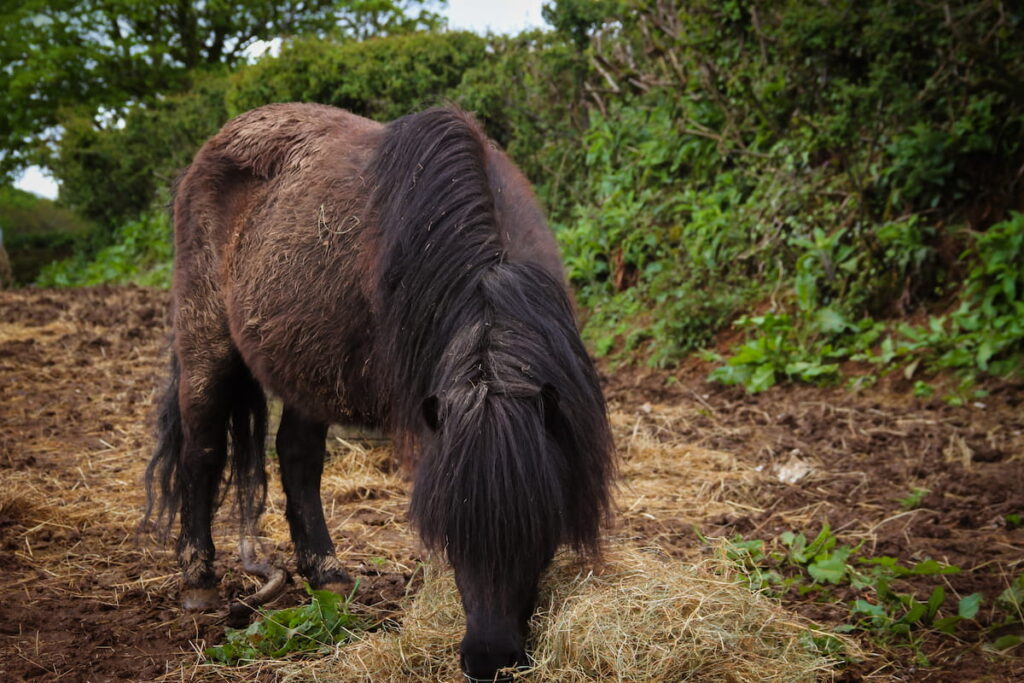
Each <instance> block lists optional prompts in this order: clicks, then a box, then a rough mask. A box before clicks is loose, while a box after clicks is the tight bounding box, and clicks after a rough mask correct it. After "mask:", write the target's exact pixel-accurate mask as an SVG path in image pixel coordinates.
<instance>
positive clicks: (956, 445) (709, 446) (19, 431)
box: [0, 287, 1024, 681]
mask: <svg viewBox="0 0 1024 683" xmlns="http://www.w3.org/2000/svg"><path fill="white" fill-rule="evenodd" d="M166 300H167V298H166V294H165V293H163V292H159V291H154V290H147V289H140V288H124V287H118V288H114V287H101V288H93V289H80V290H70V291H61V292H52V291H30V290H22V291H12V292H0V680H28V679H33V680H40V681H56V680H61V681H87V680H88V681H105V680H115V679H123V680H154V679H157V678H161V677H167V678H174V679H175V680H186V679H188V680H207V679H209V680H214V679H218V680H221V679H223V678H224V675H223V674H221V673H219V672H218V671H217V670H216V669H214V668H213V667H210V666H207V665H201V664H200V663H199V657H198V656H197V654H196V653H197V651H198V650H201V648H202V647H203V646H204V645H207V644H210V643H213V642H216V641H217V640H218V639H219V638H220V637H221V635H222V633H223V623H224V613H223V612H222V613H219V614H215V615H205V616H194V615H186V614H182V613H181V611H180V610H179V609H178V607H177V591H178V583H177V576H176V568H175V563H174V560H173V557H172V555H171V552H170V550H169V548H168V545H167V544H163V543H161V542H159V541H158V540H156V539H154V538H153V537H152V536H151V535H149V534H136V526H137V524H138V521H139V517H140V511H141V508H142V504H143V500H144V494H143V491H142V486H141V473H142V470H143V469H144V467H145V463H146V460H147V458H148V452H149V449H150V448H151V445H152V438H151V410H152V400H153V396H154V393H155V390H156V388H157V387H158V386H159V384H160V381H161V377H162V373H163V368H164V364H165V358H164V344H165V341H164V337H165V324H164V315H165V314H164V311H165V310H166ZM703 376H704V373H703V369H702V368H700V367H699V366H697V365H696V364H690V365H689V366H687V369H686V370H685V371H681V372H680V373H679V374H678V375H677V376H675V377H670V376H668V375H665V374H654V373H646V372H639V371H635V370H628V369H627V370H622V369H620V370H617V371H615V372H610V373H609V376H608V379H607V387H606V389H607V394H608V396H609V400H610V405H611V409H612V420H613V424H614V428H615V431H616V437H617V440H618V443H619V447H620V451H621V455H622V478H621V485H620V489H619V494H618V503H619V507H620V509H621V514H620V516H619V527H618V529H616V531H615V533H616V534H617V535H620V536H625V537H628V538H631V539H632V540H634V541H636V542H637V543H640V544H651V545H659V546H661V547H662V548H665V549H666V550H668V551H669V552H671V553H672V554H674V555H675V556H677V557H679V558H683V559H695V558H696V557H697V556H699V555H700V554H702V553H706V552H710V551H709V549H708V548H707V547H704V546H703V544H702V542H701V541H700V540H699V538H698V536H697V534H696V533H695V531H694V530H695V529H696V530H699V531H700V533H701V534H703V535H704V536H727V537H728V536H732V535H734V534H741V535H743V536H744V537H746V538H763V539H771V538H774V537H776V536H777V535H778V534H780V533H781V532H783V531H787V530H792V531H803V532H805V533H807V534H808V535H810V534H813V533H815V532H816V531H817V530H818V528H820V525H821V524H822V523H824V522H828V523H829V524H831V526H832V528H833V529H834V530H835V531H836V533H837V535H838V536H839V537H840V539H841V541H842V542H845V543H849V544H851V545H853V544H856V543H859V542H861V541H863V542H864V543H865V552H867V553H869V554H872V555H876V556H877V555H891V556H893V557H897V558H899V559H901V560H902V561H903V562H905V563H911V562H915V561H919V560H921V559H924V558H926V557H930V558H934V559H937V560H940V561H943V562H947V563H950V564H955V565H957V566H959V567H962V568H963V569H964V570H965V571H964V572H962V573H960V574H956V575H950V576H946V577H942V578H941V579H940V578H938V577H927V580H925V579H921V580H919V581H917V582H911V583H907V584H906V585H905V586H902V587H901V588H902V589H904V590H927V589H930V587H932V586H934V585H936V582H937V581H940V580H941V581H944V583H945V585H946V588H947V591H948V592H951V593H952V594H954V595H966V594H969V593H972V592H975V591H981V592H982V593H984V594H985V596H986V598H987V599H988V602H987V603H986V604H991V600H992V599H993V598H994V597H995V596H996V595H997V594H998V593H999V592H1000V591H1001V590H1003V588H1005V587H1006V585H1007V584H1008V582H1009V580H1010V579H1011V578H1012V577H1013V576H1015V575H1016V574H1018V573H1019V572H1020V571H1021V570H1022V569H1024V567H1022V566H1021V565H1022V561H1024V552H1022V551H1024V530H1022V529H1011V528H1007V524H1006V522H1005V515H1007V514H1010V513H1017V514H1024V411H1022V410H1021V408H1020V396H1021V388H1022V387H1021V386H1012V385H1001V386H993V387H991V389H992V393H991V395H990V396H989V397H987V398H986V399H984V400H983V403H984V405H980V404H979V405H969V406H965V407H961V408H952V407H949V406H946V405H945V404H942V403H941V402H934V401H933V402H921V401H918V400H916V399H914V398H912V397H910V396H909V395H908V394H906V393H899V392H898V391H894V390H893V389H894V387H887V388H886V389H873V390H870V391H868V392H864V393H861V394H851V393H847V392H844V391H842V390H832V389H815V388H801V387H796V388H781V389H776V390H772V391H770V392H768V393H767V394H764V395H761V396H756V397H750V396H747V395H745V394H744V393H743V392H742V390H736V389H723V388H721V387H717V386H714V385H710V384H707V383H706V382H705V381H704V380H703V379H702V377H703ZM900 388H901V387H895V389H900ZM331 450H332V453H334V454H335V457H334V458H332V460H331V462H330V463H329V465H328V469H327V472H326V474H325V484H324V502H325V508H326V511H327V515H328V518H329V526H330V528H331V530H332V534H333V536H334V538H335V540H336V542H337V543H338V550H339V555H340V556H341V558H342V560H343V562H345V564H346V566H348V567H349V568H350V569H351V570H352V571H353V572H354V573H357V574H358V575H359V576H360V577H361V589H360V593H359V595H358V596H357V602H359V603H360V604H362V605H364V606H365V608H367V609H369V608H373V609H375V610H377V612H378V614H381V613H383V614H388V613H391V612H394V610H396V609H398V600H399V598H401V597H402V596H403V595H405V594H406V592H407V591H410V590H415V588H416V585H417V582H416V581H413V580H412V579H413V577H414V576H416V575H417V565H418V562H419V561H420V560H421V559H422V552H421V550H420V549H419V547H418V545H417V543H416V541H415V539H414V537H413V536H412V534H411V533H410V532H409V531H408V529H407V528H406V526H405V524H404V521H403V520H404V508H405V504H406V501H407V498H406V492H407V482H406V481H405V480H404V479H403V478H402V476H401V474H400V473H398V472H396V471H395V470H394V468H393V467H392V466H391V465H390V463H389V461H388V459H387V452H386V450H385V449H384V448H373V447H364V446H361V445H359V444H358V443H353V442H351V440H350V439H348V438H347V437H345V436H344V435H343V434H339V433H337V432H332V447H331ZM793 461H801V462H806V463H807V464H809V466H810V468H811V469H810V473H809V474H807V475H806V476H805V477H803V478H802V479H800V480H799V481H798V482H796V483H793V484H787V483H783V482H781V481H780V480H779V477H778V476H777V475H778V472H779V468H780V467H782V466H784V465H787V464H791V463H792V462H793ZM274 469H275V468H274V465H273V463H271V499H270V501H269V506H268V513H267V515H266V516H265V518H264V534H265V537H266V538H265V547H266V549H267V550H268V551H269V552H271V553H272V554H273V556H274V557H276V558H278V559H279V560H280V561H282V562H285V561H287V562H288V566H289V568H290V569H291V570H292V571H293V572H294V563H293V562H292V561H291V560H288V559H286V558H289V553H290V545H289V543H288V540H287V528H286V525H285V523H284V520H283V515H282V511H283V507H284V504H283V496H282V494H281V493H280V486H279V485H278V483H277V481H276V473H275V472H274ZM915 487H920V488H924V489H928V490H929V493H928V494H927V495H925V496H924V498H923V500H922V502H921V505H920V506H919V507H917V508H915V509H913V510H904V509H903V508H902V507H901V505H900V503H899V501H900V499H902V498H905V497H906V496H907V495H908V494H909V493H910V492H911V490H912V489H913V488H915ZM220 517H221V519H218V523H217V525H216V527H215V528H216V538H217V542H218V547H219V548H220V549H221V553H220V555H219V557H218V571H220V572H221V573H222V574H223V575H224V581H223V583H222V595H223V597H224V598H225V599H227V598H231V597H233V596H236V595H239V594H242V593H245V592H248V591H251V590H252V589H253V588H254V587H255V582H254V581H253V580H252V579H251V578H250V577H247V576H246V575H245V574H244V573H243V572H242V571H241V569H240V565H239V561H238V559H237V553H236V552H235V551H234V534H235V533H236V530H235V529H233V528H232V526H231V524H230V519H229V518H230V515H229V514H227V511H226V510H225V512H224V514H222V515H221V516H220ZM844 597H845V599H847V600H850V599H853V597H854V596H853V595H849V596H844ZM925 597H926V596H925ZM302 599H303V593H302V591H301V590H300V589H299V588H298V587H297V586H294V585H293V586H292V588H290V589H289V591H288V593H287V594H286V595H285V596H284V597H283V598H282V599H281V601H280V602H279V603H277V604H275V606H283V605H287V604H294V603H296V602H298V601H299V600H302ZM784 603H785V604H786V605H787V606H788V607H789V608H790V609H792V610H793V611H795V612H798V613H800V614H802V615H803V616H805V617H809V618H811V619H813V620H815V621H817V622H818V623H821V624H823V625H826V626H830V625H836V624H838V623H841V622H842V620H843V609H842V608H841V607H836V606H834V605H830V604H827V603H824V602H816V601H815V600H814V596H813V595H811V596H810V597H808V596H799V595H796V594H794V595H789V596H786V597H785V598H784ZM397 616H400V615H397ZM992 619H993V614H992V612H991V610H990V609H988V611H986V610H985V609H983V610H982V612H981V613H980V615H979V618H978V619H977V622H978V625H977V626H972V627H970V628H968V629H964V630H963V631H962V632H961V633H960V634H959V636H958V638H950V637H938V636H929V637H927V638H926V639H925V641H924V642H923V643H922V648H921V649H922V652H924V653H925V654H926V655H927V657H928V659H929V662H930V665H928V666H923V665H922V663H921V662H915V661H913V660H912V659H908V658H907V650H906V649H900V648H898V647H893V646H892V645H879V644H876V643H872V642H871V641H868V640H866V639H864V641H863V642H862V645H863V646H864V647H865V649H866V650H868V651H873V652H875V653H876V655H875V656H874V657H871V658H868V659H867V660H865V661H862V662H860V663H857V664H854V665H851V666H850V667H848V668H847V669H845V670H843V671H840V672H838V673H837V676H838V677H841V678H846V679H849V680H859V679H861V678H864V677H871V678H881V679H889V680H1014V679H1020V678H1022V677H1024V664H1022V663H1021V660H1020V659H1019V658H1017V657H1014V656H1010V655H998V656H997V655H991V654H988V653H986V652H985V651H983V649H982V645H983V643H984V642H985V639H986V634H985V633H984V631H983V629H984V628H986V627H988V626H989V624H990V623H991V620H992ZM276 675H277V674H275V673H274V670H273V669H272V668H269V669H265V670H264V669H257V670H249V671H248V672H247V673H246V674H245V676H244V678H248V679H253V678H260V679H264V680H274V679H275V677H276ZM236 679H237V680H242V679H241V678H236Z"/></svg>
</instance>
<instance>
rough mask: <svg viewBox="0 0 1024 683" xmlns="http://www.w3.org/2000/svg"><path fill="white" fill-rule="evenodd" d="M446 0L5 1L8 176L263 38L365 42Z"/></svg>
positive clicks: (3, 173) (0, 106)
mask: <svg viewBox="0 0 1024 683" xmlns="http://www.w3.org/2000/svg"><path fill="white" fill-rule="evenodd" d="M445 1H446V0H231V1H230V2H229V1H227V0H200V1H194V2H188V1H187V0H148V1H140V0H3V1H2V2H0V64H2V65H3V66H0V149H2V150H3V151H2V153H0V181H3V180H9V179H10V177H11V175H12V174H13V173H14V172H15V171H17V170H18V169H20V168H22V167H24V166H25V165H27V164H30V163H38V164H41V165H44V166H49V165H50V159H51V158H52V155H53V153H54V144H53V143H54V142H55V140H56V139H57V137H58V136H59V134H60V128H59V126H60V125H61V122H62V121H63V120H65V119H66V118H67V117H68V116H70V115H72V114H73V115H74V116H76V117H82V116H86V117H89V118H91V119H92V120H93V121H94V123H95V125H96V126H97V127H103V126H105V125H109V124H111V123H112V122H115V121H117V119H118V118H119V117H120V115H121V114H122V113H123V111H124V110H125V108H126V107H127V106H128V105H131V104H146V103H147V102H151V101H153V100H155V99H156V98H157V97H158V96H160V95H163V94H167V93H173V92H175V91H178V90H180V89H181V88H183V87H187V85H188V83H189V82H190V79H189V74H190V72H192V71H195V70H201V69H206V68H210V67H213V66H219V65H228V66H231V65H234V64H237V63H238V62H240V61H242V60H243V59H244V57H245V50H246V49H247V48H248V47H250V46H251V45H252V44H253V43H254V42H255V41H257V40H265V39H270V38H274V37H278V36H291V35H303V34H318V35H328V34H329V35H332V36H333V37H336V38H339V39H360V38H363V37H366V36H367V35H375V34H386V33H399V32H405V31H410V30H418V29H424V28H428V29H429V28H436V27H437V26H439V25H440V24H441V18H440V17H439V15H438V14H437V13H436V12H434V11H433V10H432V9H431V8H432V7H435V6H439V5H443V4H444V2H445Z"/></svg>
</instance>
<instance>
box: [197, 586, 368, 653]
mask: <svg viewBox="0 0 1024 683" xmlns="http://www.w3.org/2000/svg"><path fill="white" fill-rule="evenodd" d="M306 592H307V593H308V594H309V596H310V602H309V604H308V605H301V606H298V607H289V608H287V609H280V610H272V611H265V610H261V612H260V617H259V619H258V620H257V621H255V622H253V623H252V624H251V625H250V626H249V627H248V628H246V629H230V628H229V629H226V630H225V642H224V643H223V644H221V645H216V646H214V647H208V648H206V649H205V650H204V651H203V655H204V656H205V657H206V659H207V660H208V661H211V662H216V663H218V664H232V665H233V664H239V663H242V662H247V661H252V660H257V659H280V658H282V657H287V656H295V655H304V654H315V653H325V652H330V651H331V650H332V649H333V648H334V647H335V646H336V645H338V644H340V643H344V642H347V641H350V640H352V639H354V638H357V637H358V636H359V633H361V632H363V631H365V630H366V628H367V627H368V624H367V623H366V622H365V621H364V620H363V619H362V618H360V617H358V616H356V615H354V614H352V613H351V612H350V611H349V606H350V604H351V600H352V596H351V595H350V596H349V597H347V598H346V597H343V596H341V595H338V594H337V593H333V592H331V591H318V590H312V589H311V588H309V586H306ZM353 594H354V591H353Z"/></svg>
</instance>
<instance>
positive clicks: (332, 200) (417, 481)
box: [147, 104, 613, 680]
mask: <svg viewBox="0 0 1024 683" xmlns="http://www.w3.org/2000/svg"><path fill="white" fill-rule="evenodd" d="M174 225H175V248H176V257H175V264H174V286H173V297H172V299H173V303H172V306H173V309H172V315H173V330H174V340H173V347H172V350H173V353H172V359H171V377H170V383H169V386H168V389H167V393H166V395H165V397H164V399H163V402H162V406H161V411H160V434H159V444H158V446H157V449H156V452H155V454H154V455H153V459H152V461H151V462H150V464H149V467H148V469H147V490H148V494H149V509H148V511H147V517H148V516H149V514H150V513H153V512H155V513H156V514H157V515H158V516H159V517H161V518H163V519H164V520H165V521H166V523H167V525H168V527H169V525H170V524H172V523H173V520H174V517H175V515H176V514H177V513H178V512H180V514H181V533H180V537H179V540H178V546H177V552H178V559H179V562H180V564H181V567H182V571H183V575H184V587H183V594H182V598H183V603H184V605H185V607H187V608H193V609H208V608H212V607H214V606H215V605H216V604H217V602H218V600H217V589H216V577H215V575H214V571H213V559H214V547H213V540H212V538H211V535H210V521H211V516H212V513H213V511H214V508H215V507H216V504H217V502H216V501H217V499H218V496H217V493H218V488H219V487H220V484H221V479H222V472H223V471H224V469H225V466H226V465H227V466H228V467H227V469H228V472H229V475H228V476H229V478H230V480H231V481H233V482H234V485H235V488H236V491H237V503H238V508H239V512H240V516H241V520H242V523H243V533H251V532H253V531H254V530H255V525H256V522H257V520H258V517H259V515H260V513H261V512H262V509H263V506H264V502H265V498H266V477H265V473H264V468H263V451H264V442H265V437H266V423H267V413H266V404H265V399H264V394H263V391H264V390H269V391H271V392H273V393H274V394H276V395H278V396H280V397H281V399H282V401H283V403H284V412H283V415H282V418H281V425H280V428H279V430H278V432H277V453H278V457H279V459H280V466H281V478H282V481H283V484H284V490H285V493H286V495H287V501H288V502H287V508H286V515H287V518H288V522H289V525H290V528H291V533H292V539H293V541H294V543H295V553H296V556H297V562H298V569H299V572H300V573H301V574H302V575H303V576H304V577H306V578H307V579H308V580H309V582H310V583H311V584H312V585H313V586H314V587H316V588H328V589H332V590H336V591H342V592H344V591H347V590H349V589H350V587H351V579H350V578H349V576H348V574H347V573H346V572H345V570H344V569H343V568H342V566H341V565H340V563H339V562H338V560H337V558H336V556H335V554H334V545H333V543H332V542H331V539H330V536H329V535H328V531H327V527H326V524H325V522H324V515H323V509H322V506H321V502H320V491H319V488H320V477H321V472H322V469H323V460H324V453H325V437H326V433H327V426H328V424H329V423H336V422H360V423H364V424H365V423H369V424H379V425H382V426H384V427H385V428H387V429H388V430H389V431H390V433H391V435H392V437H393V439H394V442H395V448H396V452H397V453H398V455H399V457H401V458H402V459H403V460H404V461H406V462H407V463H410V464H411V465H413V466H414V467H415V475H414V488H413V492H412V498H411V503H410V506H409V514H410V518H411V521H412V523H413V524H414V525H415V526H416V528H417V529H418V530H419V533H420V535H421V537H422V538H423V540H424V542H425V543H426V545H427V546H428V547H430V548H434V549H437V550H443V551H444V552H446V554H447V557H448V559H449V561H450V562H451V564H452V566H453V567H454V570H455V577H456V581H457V583H458V586H459V590H460V593H461V595H462V602H463V606H464V607H465V610H466V618H467V626H466V635H465V637H464V639H463V641H462V645H461V650H460V652H461V665H462V667H463V670H464V671H465V673H466V674H467V676H469V677H470V678H471V679H480V680H492V679H493V677H494V676H495V675H496V672H498V671H499V670H500V669H502V668H503V667H508V666H517V665H524V664H526V663H527V659H526V655H525V637H526V626H527V620H528V619H529V617H530V615H531V613H532V611H533V609H534V605H535V601H536V591H537V582H538V580H539V577H540V574H541V572H542V571H543V570H544V568H545V567H546V566H547V565H548V564H549V562H550V560H551V558H552V555H553V554H554V552H555V550H556V549H557V548H558V546H559V545H561V544H568V545H570V546H573V547H575V548H576V549H577V550H579V551H581V552H583V553H593V552H596V551H597V549H598V538H599V529H600V526H601V524H602V522H603V520H604V519H605V518H606V517H607V514H608V510H609V494H608V481H609V478H610V476H611V474H612V469H613V465H612V460H611V452H612V448H611V438H610V435H609V429H608V424H607V418H606V413H605V404H604V399H603V397H602V395H601V391H600V389H599V387H598V380H597V376H596V373H595V371H594V368H593V366H592V364H591V361H590V359H589V358H588V356H587V353H586V351H585V349H584V347H583V344H582V343H581V341H580V338H579V334H578V332H577V329H576V324H575V319H574V315H573V311H572V307H571V304H570V299H569V296H568V294H567V292H566V289H565V285H564V280H563V274H562V268H561V264H560V261H559V258H558V252H557V247H556V245H555V242H554V239H553V238H552V235H551V233H550V231H549V230H548V228H547V225H546V224H545V221H544V217H543V214H542V212H541V210H540V208H539V207H538V205H537V201H536V199H535V198H534V196H533V193H532V192H531V190H530V187H529V184H528V183H527V181H526V179H525V178H524V177H523V176H522V174H521V173H520V172H519V171H518V169H516V168H515V166H514V165H513V164H512V162H511V161H510V160H509V159H508V157H506V156H505V154H504V153H502V152H501V151H500V150H498V149H497V148H496V147H495V145H494V144H493V143H491V142H490V141H489V140H488V139H487V138H486V136H485V135H484V133H483V132H482V131H481V129H480V127H479V125H478V124H477V123H476V122H475V121H474V120H473V119H472V118H471V117H470V116H469V115H467V114H466V113H464V112H462V111H459V110H458V109H455V108H441V109H432V110H429V111H425V112H422V113H418V114H413V115H410V116H407V117H405V118H402V119H399V120H397V121H394V122H392V123H391V124H388V125H386V126H385V125H381V124H378V123H375V122H372V121H368V120H366V119H363V118H360V117H358V116H355V115H353V114H350V113H348V112H346V111H342V110H339V109H334V108H331V107H326V106H320V105H312V104H279V105H271V106H267V107H262V108H260V109H256V110H253V111H251V112H248V113H246V114H243V115H241V116H239V117H238V118H236V119H234V120H233V121H231V122H229V123H228V124H227V125H226V126H224V128H223V129H222V130H221V131H220V132H219V133H218V134H217V135H215V136H214V137H213V138H211V139H210V140H209V141H208V142H207V143H206V144H205V145H204V146H203V148H202V149H201V150H200V151H199V153H198V154H197V155H196V158H195V161H194V162H193V163H192V165H191V167H189V169H188V170H187V171H186V173H185V174H184V176H183V177H182V179H181V181H180V184H179V185H178V188H177V192H176V198H175V202H174Z"/></svg>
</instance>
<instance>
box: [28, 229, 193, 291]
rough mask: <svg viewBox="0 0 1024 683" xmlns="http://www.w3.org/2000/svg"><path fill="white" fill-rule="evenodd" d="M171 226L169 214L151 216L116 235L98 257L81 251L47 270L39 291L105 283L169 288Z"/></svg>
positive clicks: (41, 280) (46, 268)
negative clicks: (42, 288)
mask: <svg viewBox="0 0 1024 683" xmlns="http://www.w3.org/2000/svg"><path fill="white" fill-rule="evenodd" d="M170 234H171V225H170V219H169V217H168V216H167V214H166V213H163V212H150V213H146V214H143V215H142V216H141V217H140V218H138V219H136V220H132V221H128V222H126V223H124V224H122V225H121V226H119V227H118V228H117V229H116V230H115V231H114V232H113V238H112V239H113V242H112V244H110V245H109V246H106V247H103V248H102V249H100V250H99V251H97V252H95V253H90V252H88V251H84V250H83V251H79V252H78V253H76V254H75V255H74V256H72V257H71V258H68V259H65V260H63V261H57V262H54V263H51V264H50V265H48V266H46V267H45V268H43V270H42V272H41V273H40V274H39V277H38V279H37V280H36V283H35V284H36V285H37V286H39V287H81V286H86V285H98V284H103V283H113V284H122V283H128V282H132V283H135V284H139V285H148V286H155V287H164V288H166V287H169V286H170V283H171V257H172V251H173V250H172V247H171V239H170Z"/></svg>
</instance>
